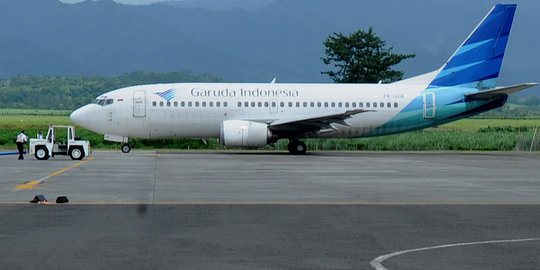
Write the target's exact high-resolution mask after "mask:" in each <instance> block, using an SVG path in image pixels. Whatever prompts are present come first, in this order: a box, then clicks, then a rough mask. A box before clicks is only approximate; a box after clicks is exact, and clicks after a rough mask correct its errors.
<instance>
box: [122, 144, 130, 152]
mask: <svg viewBox="0 0 540 270" xmlns="http://www.w3.org/2000/svg"><path fill="white" fill-rule="evenodd" d="M121 150H122V153H129V151H131V145H130V144H129V143H124V144H122V148H121Z"/></svg>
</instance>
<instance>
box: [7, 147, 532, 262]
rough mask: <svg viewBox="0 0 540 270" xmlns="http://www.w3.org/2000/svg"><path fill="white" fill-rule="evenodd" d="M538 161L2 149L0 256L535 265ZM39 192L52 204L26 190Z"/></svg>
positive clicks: (525, 157) (435, 155)
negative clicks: (41, 156)
mask: <svg viewBox="0 0 540 270" xmlns="http://www.w3.org/2000/svg"><path fill="white" fill-rule="evenodd" d="M539 161H540V154H539V153H524V152H417V153H407V152H404V153H402V152H309V153H308V154H306V155H303V156H291V155H289V154H287V153H285V152H273V151H269V152H266V151H159V152H156V151H133V152H132V153H129V154H123V153H121V152H120V151H94V152H93V155H92V156H91V157H89V158H85V159H84V160H82V161H72V160H71V159H69V158H68V157H64V156H60V157H55V158H51V159H49V160H47V161H38V160H35V159H34V158H33V157H31V156H27V157H26V159H25V160H24V161H18V160H17V157H16V156H0V217H1V219H0V241H1V243H2V245H0V269H27V268H34V267H36V268H37V267H46V268H51V267H52V268H55V269H57V268H69V269H71V268H77V269H96V268H97V269H102V268H112V269H538V268H539V267H540V255H539V254H540V229H539V228H540V211H539V210H540V176H539V175H540V174H539V172H540V171H539V165H540V162H539ZM38 194H42V195H44V196H45V197H46V198H47V199H48V200H49V201H50V202H49V203H50V204H34V203H29V201H30V200H32V199H33V198H34V196H35V195H38ZM57 196H66V197H67V198H68V199H69V202H68V203H64V204H56V203H54V200H55V199H56V197H57Z"/></svg>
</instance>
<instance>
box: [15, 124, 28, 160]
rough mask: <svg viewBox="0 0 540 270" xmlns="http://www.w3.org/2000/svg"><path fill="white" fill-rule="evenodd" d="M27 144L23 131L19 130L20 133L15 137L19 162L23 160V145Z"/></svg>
mask: <svg viewBox="0 0 540 270" xmlns="http://www.w3.org/2000/svg"><path fill="white" fill-rule="evenodd" d="M26 142H28V138H26V134H24V130H21V133H19V135H17V150H19V160H23V159H24V156H23V149H24V148H23V145H24V144H25V143H26Z"/></svg>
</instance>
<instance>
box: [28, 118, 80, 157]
mask: <svg viewBox="0 0 540 270" xmlns="http://www.w3.org/2000/svg"><path fill="white" fill-rule="evenodd" d="M29 149H30V154H33V155H34V156H35V157H36V159H39V160H47V159H49V157H54V156H55V155H68V156H69V157H70V158H71V159H73V160H81V159H83V158H84V157H85V156H88V155H89V154H90V142H89V141H87V140H81V139H80V138H78V137H75V127H73V126H56V125H50V126H49V131H48V132H47V136H45V138H43V139H39V138H38V139H30V146H29Z"/></svg>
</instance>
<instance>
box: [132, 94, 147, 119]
mask: <svg viewBox="0 0 540 270" xmlns="http://www.w3.org/2000/svg"><path fill="white" fill-rule="evenodd" d="M133 117H146V91H145V90H138V91H135V92H133Z"/></svg>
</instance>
